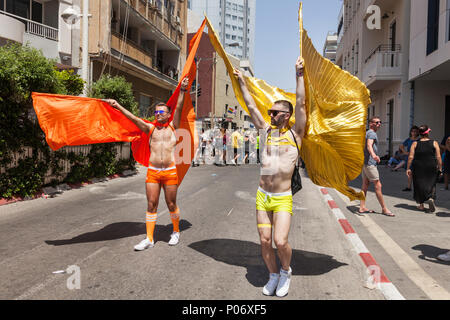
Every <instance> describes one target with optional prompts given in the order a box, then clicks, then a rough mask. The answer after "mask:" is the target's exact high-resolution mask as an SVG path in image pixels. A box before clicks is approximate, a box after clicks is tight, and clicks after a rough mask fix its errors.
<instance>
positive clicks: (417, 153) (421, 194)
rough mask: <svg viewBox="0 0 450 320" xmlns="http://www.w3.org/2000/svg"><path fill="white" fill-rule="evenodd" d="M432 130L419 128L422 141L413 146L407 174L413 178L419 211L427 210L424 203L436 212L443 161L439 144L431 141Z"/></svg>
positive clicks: (425, 127)
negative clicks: (437, 191)
mask: <svg viewBox="0 0 450 320" xmlns="http://www.w3.org/2000/svg"><path fill="white" fill-rule="evenodd" d="M430 132H431V129H430V128H428V126H427V125H422V126H420V127H419V134H420V139H419V140H418V141H415V142H414V143H413V144H412V146H411V151H410V153H409V158H408V167H407V169H406V174H407V175H408V177H409V176H412V179H413V186H414V200H416V202H417V203H418V207H417V208H418V209H419V210H425V207H424V203H425V202H426V203H428V206H429V207H428V211H427V212H434V211H435V210H436V207H435V205H434V201H435V200H436V182H437V179H438V177H439V175H440V174H441V170H442V161H441V152H440V149H439V144H438V143H437V141H434V140H430V137H429V134H430Z"/></svg>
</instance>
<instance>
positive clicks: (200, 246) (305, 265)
mask: <svg viewBox="0 0 450 320" xmlns="http://www.w3.org/2000/svg"><path fill="white" fill-rule="evenodd" d="M188 247H190V248H192V249H194V250H196V251H198V252H200V253H203V254H204V255H207V256H209V257H211V258H213V259H214V260H216V261H220V262H224V263H227V264H231V265H235V266H239V267H244V268H247V274H246V276H245V277H246V278H247V280H248V281H249V282H250V283H251V284H252V285H253V286H255V287H263V286H264V285H265V284H266V282H267V280H268V272H267V269H266V266H265V265H264V262H263V259H262V257H261V246H260V245H259V244H256V243H253V242H249V241H242V240H234V239H211V240H203V241H198V242H194V243H191V244H190V245H189V246H188ZM346 265H347V264H346V263H342V262H339V261H337V260H335V259H334V258H333V257H332V256H329V255H325V254H320V253H314V252H309V251H303V250H296V249H293V250H292V262H291V268H292V275H302V276H311V275H312V276H315V275H321V274H325V273H328V272H330V271H331V270H333V269H337V268H339V267H341V266H346Z"/></svg>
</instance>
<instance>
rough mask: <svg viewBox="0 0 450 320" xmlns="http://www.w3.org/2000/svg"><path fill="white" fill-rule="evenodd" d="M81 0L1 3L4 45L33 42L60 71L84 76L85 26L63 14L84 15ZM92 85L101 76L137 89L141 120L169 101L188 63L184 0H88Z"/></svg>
mask: <svg viewBox="0 0 450 320" xmlns="http://www.w3.org/2000/svg"><path fill="white" fill-rule="evenodd" d="M83 3H84V1H82V0H0V25H1V28H0V45H2V44H5V43H6V42H7V41H15V42H18V43H23V44H25V43H29V44H30V45H31V46H33V47H35V48H38V49H41V50H42V51H43V53H44V55H45V56H46V57H47V58H52V59H56V61H57V67H59V68H71V69H74V70H77V71H78V73H79V74H81V70H80V69H81V56H82V54H81V53H82V51H83V50H84V48H83V45H82V41H81V34H82V29H83V25H82V23H81V22H80V21H78V22H77V23H73V24H70V22H69V23H67V22H66V21H65V20H64V19H63V18H62V14H63V13H64V12H66V10H68V9H71V10H73V11H75V12H77V13H82V12H83V7H82V5H83ZM89 14H90V17H89V49H88V53H89V57H88V59H89V61H88V66H89V79H88V80H89V83H92V82H93V81H96V80H98V79H99V78H100V76H101V75H102V74H105V73H108V74H111V75H113V76H116V75H121V76H124V77H125V78H126V80H127V81H129V82H131V83H132V85H133V91H134V94H135V98H136V100H137V101H138V102H139V109H140V116H147V115H148V112H149V107H150V106H152V105H153V104H155V103H156V102H160V101H164V102H165V101H167V100H168V99H169V97H170V96H171V94H172V92H173V91H174V89H175V88H176V86H177V84H178V75H179V74H181V70H182V68H183V67H184V63H185V61H186V53H187V49H186V37H187V2H186V1H184V0H89Z"/></svg>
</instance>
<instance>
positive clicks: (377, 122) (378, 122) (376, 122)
mask: <svg viewBox="0 0 450 320" xmlns="http://www.w3.org/2000/svg"><path fill="white" fill-rule="evenodd" d="M373 123H375V124H381V121H374V122H373Z"/></svg>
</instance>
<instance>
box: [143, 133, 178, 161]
mask: <svg viewBox="0 0 450 320" xmlns="http://www.w3.org/2000/svg"><path fill="white" fill-rule="evenodd" d="M149 143H150V163H151V165H152V166H153V167H156V168H168V167H170V166H172V165H173V164H174V163H175V153H174V151H175V146H176V143H177V140H176V136H175V131H174V130H173V129H172V128H171V127H170V126H169V127H155V129H154V130H153V134H152V135H151V137H150V140H149Z"/></svg>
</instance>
